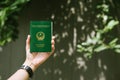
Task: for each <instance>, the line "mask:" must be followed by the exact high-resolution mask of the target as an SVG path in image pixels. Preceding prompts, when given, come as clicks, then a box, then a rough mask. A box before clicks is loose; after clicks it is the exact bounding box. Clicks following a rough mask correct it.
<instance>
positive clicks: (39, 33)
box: [36, 32, 45, 41]
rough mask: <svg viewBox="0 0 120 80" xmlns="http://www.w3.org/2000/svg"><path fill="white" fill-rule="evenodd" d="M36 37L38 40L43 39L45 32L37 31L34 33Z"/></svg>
mask: <svg viewBox="0 0 120 80" xmlns="http://www.w3.org/2000/svg"><path fill="white" fill-rule="evenodd" d="M36 38H37V40H39V41H41V40H44V38H45V33H44V32H37V33H36Z"/></svg>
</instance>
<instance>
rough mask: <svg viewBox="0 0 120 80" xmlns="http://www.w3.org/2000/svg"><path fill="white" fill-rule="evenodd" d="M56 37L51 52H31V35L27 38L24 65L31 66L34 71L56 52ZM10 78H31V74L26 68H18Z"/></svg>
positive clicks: (20, 79)
mask: <svg viewBox="0 0 120 80" xmlns="http://www.w3.org/2000/svg"><path fill="white" fill-rule="evenodd" d="M54 50H55V47H54V37H52V52H51V53H30V35H28V37H27V40H26V60H25V62H24V63H23V65H27V66H29V67H30V68H31V69H32V71H33V72H35V71H36V69H37V68H38V67H39V66H40V65H41V64H42V63H43V62H44V61H46V60H47V59H48V58H49V57H50V55H51V54H52V53H53V52H54ZM8 80H29V74H28V72H27V71H26V70H24V69H19V70H17V71H16V72H15V73H14V74H13V75H12V76H11V77H10V78H9V79H8Z"/></svg>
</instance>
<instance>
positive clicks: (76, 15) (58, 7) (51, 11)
mask: <svg viewBox="0 0 120 80" xmlns="http://www.w3.org/2000/svg"><path fill="white" fill-rule="evenodd" d="M89 1H91V0H88V2H87V1H86V2H85V1H82V0H81V1H79V0H32V1H31V2H30V3H29V4H28V5H27V6H26V7H25V8H24V10H23V11H21V13H20V18H19V24H20V25H19V38H18V39H17V40H16V41H15V42H12V43H10V44H7V45H6V46H4V47H3V51H2V52H0V76H1V77H0V78H2V79H1V80H6V78H8V77H9V76H10V75H11V74H13V73H14V72H15V71H16V70H17V69H18V68H19V67H20V66H21V65H22V63H23V62H24V60H25V40H26V37H27V35H28V34H29V22H30V21H31V20H53V21H54V28H53V35H55V36H56V44H55V46H56V50H55V54H54V55H53V56H51V57H50V58H49V59H48V60H47V61H46V62H45V63H44V64H43V65H41V66H40V68H39V69H38V70H37V71H36V72H35V75H34V78H33V80H120V76H119V75H120V70H119V68H120V54H115V53H113V52H112V51H104V52H101V53H100V54H95V55H93V57H92V58H91V59H89V60H88V59H86V58H85V57H84V55H82V54H80V53H78V52H77V51H76V50H77V49H76V46H77V44H78V43H80V41H81V40H82V39H84V38H85V36H86V35H87V34H89V33H91V32H92V30H93V29H94V27H93V25H94V24H93V23H94V22H95V20H94V17H95V16H94V12H92V11H93V10H94V8H93V7H94V6H95V5H96V4H97V3H96V1H93V2H89ZM71 3H72V4H71ZM91 4H92V6H93V7H92V6H91ZM83 7H85V8H84V9H85V10H83Z"/></svg>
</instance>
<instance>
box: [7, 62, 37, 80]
mask: <svg viewBox="0 0 120 80" xmlns="http://www.w3.org/2000/svg"><path fill="white" fill-rule="evenodd" d="M23 65H25V66H29V67H30V68H31V70H32V71H33V72H34V71H35V70H36V67H35V66H34V65H33V64H32V63H30V62H29V61H27V60H26V61H25V62H24V63H23ZM29 78H30V75H29V73H28V72H27V71H26V70H25V69H21V68H20V69H19V70H17V71H16V72H15V73H14V74H13V75H12V76H11V77H10V78H8V80H29Z"/></svg>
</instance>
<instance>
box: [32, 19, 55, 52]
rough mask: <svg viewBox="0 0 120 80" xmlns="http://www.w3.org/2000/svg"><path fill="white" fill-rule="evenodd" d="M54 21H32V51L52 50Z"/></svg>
mask: <svg viewBox="0 0 120 80" xmlns="http://www.w3.org/2000/svg"><path fill="white" fill-rule="evenodd" d="M52 27H53V23H52V21H31V22H30V36H31V38H30V52H51V38H52Z"/></svg>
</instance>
